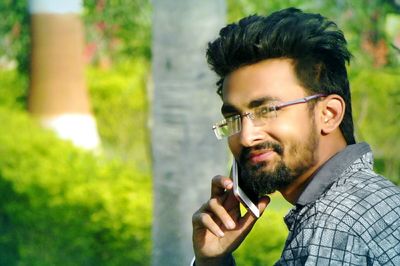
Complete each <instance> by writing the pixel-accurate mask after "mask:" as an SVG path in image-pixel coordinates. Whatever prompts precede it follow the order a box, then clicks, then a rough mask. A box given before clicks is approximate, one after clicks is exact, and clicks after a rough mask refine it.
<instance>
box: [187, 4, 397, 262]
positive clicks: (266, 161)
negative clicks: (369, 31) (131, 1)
mask: <svg viewBox="0 0 400 266" xmlns="http://www.w3.org/2000/svg"><path fill="white" fill-rule="evenodd" d="M350 57H351V55H350V53H349V52H348V50H347V48H346V40H345V38H344V36H343V34H342V32H341V31H340V30H339V29H337V27H336V24H335V23H333V22H331V21H328V20H327V19H326V18H324V17H322V16H320V15H318V14H309V13H303V12H302V11H300V10H298V9H295V8H289V9H285V10H281V11H278V12H275V13H273V14H271V15H270V16H268V17H261V16H250V17H247V18H244V19H242V20H240V21H239V22H238V23H237V24H231V25H228V26H227V27H225V28H223V29H222V30H221V31H220V36H219V38H217V39H216V40H215V41H214V42H212V43H210V44H209V48H208V51H207V58H208V62H209V63H210V65H211V66H212V68H213V70H214V71H215V72H216V73H217V74H218V75H219V77H220V80H219V82H218V83H217V85H218V93H219V94H220V96H221V98H222V101H223V105H222V108H221V111H222V114H223V116H224V117H225V119H224V120H223V121H221V122H219V123H216V124H215V125H214V131H215V133H216V135H217V137H218V138H224V137H226V138H227V140H228V144H229V148H230V150H231V151H232V153H233V155H234V158H235V160H236V161H237V163H238V165H239V167H240V169H241V170H240V175H241V177H242V179H243V182H244V184H243V186H245V187H246V188H247V189H250V190H251V191H252V192H253V193H256V194H257V195H258V196H259V200H258V208H259V210H260V212H261V213H262V212H263V211H264V210H265V209H266V207H267V205H268V203H269V198H268V196H267V195H268V194H270V193H272V192H274V191H276V190H278V191H279V192H280V193H281V194H282V195H283V197H284V198H285V199H286V200H287V201H289V202H290V203H292V204H293V205H294V207H293V209H292V210H291V211H290V212H289V214H288V215H287V216H286V217H285V222H286V224H287V226H288V228H289V236H288V238H287V241H286V244H285V247H284V250H283V252H282V256H281V258H280V260H279V261H278V262H277V265H328V264H330V265H383V264H384V265H400V229H399V228H400V207H399V206H400V190H399V188H398V187H396V186H395V185H394V184H392V183H391V182H390V181H388V180H386V179H385V178H383V177H381V176H379V175H378V174H376V173H374V172H373V170H372V163H373V162H372V153H371V151H370V148H369V146H368V144H366V143H359V144H356V143H355V139H354V134H353V121H352V111H351V99H350V88H349V83H348V79H347V72H346V66H345V63H346V62H349V60H350ZM232 186H233V184H232V181H231V179H230V178H229V177H226V176H215V177H214V178H213V180H212V188H211V198H210V200H209V201H208V202H206V203H205V204H204V205H203V206H202V207H201V208H200V209H199V210H198V211H197V212H196V213H195V214H194V215H193V247H194V251H195V259H196V261H195V264H196V265H197V266H198V265H234V259H233V256H232V252H233V251H234V250H235V249H236V248H237V247H238V246H239V245H240V244H241V243H242V241H243V240H244V239H245V237H246V235H247V234H248V233H249V232H250V231H251V228H252V226H253V225H254V224H255V222H256V220H257V218H256V217H255V216H253V215H252V214H251V213H250V212H247V213H246V214H244V215H243V216H242V215H241V214H240V209H239V202H238V200H237V199H236V198H235V196H234V195H233V192H232ZM270 237H273V236H270ZM265 252H268V250H265Z"/></svg>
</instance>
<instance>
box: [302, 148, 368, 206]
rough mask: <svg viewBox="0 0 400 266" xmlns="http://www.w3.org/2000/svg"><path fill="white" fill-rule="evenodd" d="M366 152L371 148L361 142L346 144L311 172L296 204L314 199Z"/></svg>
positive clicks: (304, 203)
mask: <svg viewBox="0 0 400 266" xmlns="http://www.w3.org/2000/svg"><path fill="white" fill-rule="evenodd" d="M368 152H371V148H370V147H369V145H368V144H367V143H365V142H362V143H358V144H352V145H348V146H346V148H344V149H343V150H342V151H340V152H338V153H337V154H335V155H334V156H333V157H331V158H330V159H329V160H328V161H326V162H325V163H324V164H323V165H322V166H321V167H320V168H319V169H318V170H317V172H316V173H314V174H313V176H312V177H311V181H309V183H308V184H307V186H306V188H305V189H304V191H303V192H302V193H301V195H300V197H299V198H298V200H297V202H296V205H301V206H304V205H306V204H308V203H311V202H314V201H316V200H317V199H318V198H319V197H320V196H321V195H322V194H323V193H324V192H325V191H326V190H327V189H328V188H329V187H330V186H331V185H332V183H333V182H334V181H335V180H336V179H337V178H338V177H339V176H340V175H341V174H342V173H343V172H344V171H345V170H346V169H347V168H348V167H350V165H352V164H353V163H354V161H356V160H357V159H358V158H360V157H361V156H362V155H364V154H365V153H368Z"/></svg>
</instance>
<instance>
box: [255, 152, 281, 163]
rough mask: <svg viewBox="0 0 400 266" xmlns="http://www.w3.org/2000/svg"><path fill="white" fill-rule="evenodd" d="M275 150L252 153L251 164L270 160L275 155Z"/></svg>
mask: <svg viewBox="0 0 400 266" xmlns="http://www.w3.org/2000/svg"><path fill="white" fill-rule="evenodd" d="M274 153H275V152H274V151H273V150H264V151H257V152H254V153H250V156H249V160H250V162H251V163H259V162H263V161H266V160H268V159H269V158H270V157H272V156H273V155H274Z"/></svg>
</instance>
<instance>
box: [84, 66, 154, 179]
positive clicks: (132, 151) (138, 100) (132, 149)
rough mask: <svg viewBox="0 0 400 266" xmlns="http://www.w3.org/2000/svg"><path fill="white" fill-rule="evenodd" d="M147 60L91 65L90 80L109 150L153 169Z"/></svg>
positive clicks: (139, 168)
mask: <svg viewBox="0 0 400 266" xmlns="http://www.w3.org/2000/svg"><path fill="white" fill-rule="evenodd" d="M148 71H149V64H148V62H147V61H146V60H140V59H138V60H135V61H132V62H125V63H120V64H118V66H115V67H114V68H112V69H109V70H104V69H99V68H93V67H92V68H89V70H88V72H87V81H88V84H89V91H90V95H91V100H92V105H93V111H94V114H95V116H96V119H97V125H98V130H99V133H100V136H101V139H102V145H103V147H104V149H105V151H106V153H107V154H108V155H110V156H112V157H118V158H120V159H122V160H123V161H125V162H126V163H131V164H134V165H135V167H136V168H137V169H138V170H140V171H145V172H149V168H150V156H149V144H148V143H149V140H148V135H149V132H148V129H147V128H148V127H147V120H148V110H147V109H148V106H147V105H148V102H147V97H146V95H147V92H146V81H147V80H146V79H147V77H148Z"/></svg>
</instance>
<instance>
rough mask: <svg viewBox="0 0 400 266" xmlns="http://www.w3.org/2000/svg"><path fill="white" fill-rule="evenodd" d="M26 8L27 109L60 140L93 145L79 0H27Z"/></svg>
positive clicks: (96, 139)
mask: <svg viewBox="0 0 400 266" xmlns="http://www.w3.org/2000/svg"><path fill="white" fill-rule="evenodd" d="M29 8H30V10H29V11H30V14H31V37H32V48H31V75H30V91H29V100H28V106H29V111H30V112H31V113H32V114H33V115H35V116H37V117H38V118H39V119H40V121H41V122H42V123H43V124H44V126H46V127H49V128H51V129H53V130H55V131H56V133H57V134H58V135H59V136H60V137H61V138H63V139H69V140H71V141H72V142H73V143H74V144H75V145H77V146H80V147H83V148H87V149H95V148H96V147H97V146H98V145H99V142H100V140H99V136H98V133H97V126H96V121H95V119H94V117H93V116H92V115H91V113H90V107H89V97H88V95H87V91H86V86H85V78H84V62H83V45H84V36H83V26H82V22H81V17H80V14H79V13H80V12H81V9H82V1H80V0H70V1H54V0H30V1H29Z"/></svg>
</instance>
